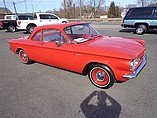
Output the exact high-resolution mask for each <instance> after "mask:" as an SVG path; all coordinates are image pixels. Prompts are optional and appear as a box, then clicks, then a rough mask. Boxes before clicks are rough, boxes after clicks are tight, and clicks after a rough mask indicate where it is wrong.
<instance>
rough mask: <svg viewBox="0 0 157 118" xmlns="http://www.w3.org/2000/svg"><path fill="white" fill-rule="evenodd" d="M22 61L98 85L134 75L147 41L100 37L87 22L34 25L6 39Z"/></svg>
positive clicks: (140, 66) (140, 65)
mask: <svg viewBox="0 0 157 118" xmlns="http://www.w3.org/2000/svg"><path fill="white" fill-rule="evenodd" d="M9 44H10V49H11V50H12V51H13V52H14V53H15V54H18V55H19V57H20V59H21V61H22V63H24V64H30V63H31V62H32V61H36V62H40V63H44V64H48V65H52V66H55V67H59V68H63V69H65V70H70V71H73V72H76V73H81V74H82V75H88V76H89V79H90V81H91V82H92V83H93V84H94V85H95V86H97V87H100V88H109V87H111V86H112V85H113V84H114V82H115V81H127V80H129V79H133V78H135V77H136V76H137V75H138V74H139V73H140V71H141V70H142V69H143V67H144V66H145V65H146V63H147V60H146V54H145V52H146V43H145V41H143V40H139V39H133V38H130V39H128V38H121V37H109V36H102V35H101V34H100V33H98V32H97V31H96V30H95V29H94V28H92V27H91V26H90V24H88V23H67V24H56V25H47V26H40V27H36V28H35V29H34V31H33V33H32V34H31V35H30V36H29V37H28V38H19V39H13V40H10V41H9Z"/></svg>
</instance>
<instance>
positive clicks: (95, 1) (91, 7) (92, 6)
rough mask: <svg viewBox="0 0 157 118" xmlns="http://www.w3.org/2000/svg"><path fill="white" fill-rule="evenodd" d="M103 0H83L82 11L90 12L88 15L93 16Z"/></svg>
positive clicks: (101, 5)
mask: <svg viewBox="0 0 157 118" xmlns="http://www.w3.org/2000/svg"><path fill="white" fill-rule="evenodd" d="M104 3H105V0H85V1H84V2H83V8H84V12H85V13H87V14H90V17H95V16H96V14H97V13H98V11H99V10H100V9H102V7H103V5H104Z"/></svg>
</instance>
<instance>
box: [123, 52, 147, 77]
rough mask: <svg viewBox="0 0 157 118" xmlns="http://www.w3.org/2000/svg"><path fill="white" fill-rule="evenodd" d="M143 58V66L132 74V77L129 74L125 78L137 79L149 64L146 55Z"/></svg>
mask: <svg viewBox="0 0 157 118" xmlns="http://www.w3.org/2000/svg"><path fill="white" fill-rule="evenodd" d="M142 58H143V61H142V63H141V65H140V66H139V67H138V68H137V69H136V70H135V71H134V72H133V73H132V74H130V75H128V74H126V75H123V78H127V79H133V78H135V77H137V75H138V74H139V73H140V72H141V70H142V69H143V68H144V66H145V65H146V63H147V57H146V54H145V55H144V56H143V57H142Z"/></svg>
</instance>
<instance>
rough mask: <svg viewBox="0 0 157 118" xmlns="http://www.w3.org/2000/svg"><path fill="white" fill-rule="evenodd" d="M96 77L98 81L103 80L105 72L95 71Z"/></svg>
mask: <svg viewBox="0 0 157 118" xmlns="http://www.w3.org/2000/svg"><path fill="white" fill-rule="evenodd" d="M96 78H97V80H98V81H101V82H102V81H104V80H105V79H106V77H105V74H104V73H103V72H97V73H96Z"/></svg>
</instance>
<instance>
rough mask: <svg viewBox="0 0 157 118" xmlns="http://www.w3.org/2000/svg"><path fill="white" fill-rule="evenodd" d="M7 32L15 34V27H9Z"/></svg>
mask: <svg viewBox="0 0 157 118" xmlns="http://www.w3.org/2000/svg"><path fill="white" fill-rule="evenodd" d="M8 31H10V32H15V31H16V27H15V26H14V25H10V26H9V27H8Z"/></svg>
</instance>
